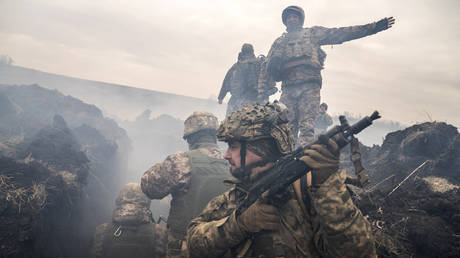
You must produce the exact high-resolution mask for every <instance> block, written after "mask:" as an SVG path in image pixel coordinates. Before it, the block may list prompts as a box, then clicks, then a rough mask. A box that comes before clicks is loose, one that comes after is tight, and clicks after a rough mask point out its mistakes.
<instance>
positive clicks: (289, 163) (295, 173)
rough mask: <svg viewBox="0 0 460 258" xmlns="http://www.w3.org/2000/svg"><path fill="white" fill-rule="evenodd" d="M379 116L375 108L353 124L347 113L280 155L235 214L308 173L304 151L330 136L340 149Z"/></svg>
mask: <svg viewBox="0 0 460 258" xmlns="http://www.w3.org/2000/svg"><path fill="white" fill-rule="evenodd" d="M379 118H380V115H379V113H378V112H377V111H374V113H372V115H371V116H366V117H364V118H362V119H361V120H359V121H358V122H356V123H355V124H353V125H351V126H350V125H349V124H348V121H347V119H346V118H345V116H340V117H339V120H340V125H337V126H334V127H333V128H331V129H329V130H328V131H327V132H326V133H324V134H323V135H320V137H319V139H318V140H316V141H314V142H313V143H311V144H308V145H306V146H302V147H299V148H297V149H296V150H295V151H293V152H291V153H289V154H287V155H285V156H283V157H281V158H280V159H278V160H277V161H276V162H275V165H274V166H273V167H271V168H270V169H268V170H267V171H265V172H264V173H263V176H262V177H261V178H260V179H259V180H257V181H256V183H255V184H254V185H252V186H251V188H249V190H248V192H247V195H246V198H245V199H244V200H243V202H242V203H241V204H240V205H239V206H238V207H237V209H236V215H237V216H238V215H240V214H241V213H243V212H244V211H245V210H246V209H247V208H249V206H251V205H252V204H253V203H254V202H256V201H257V200H258V199H259V198H261V196H262V194H263V193H265V192H266V191H268V195H267V196H266V197H265V196H264V199H265V198H266V199H268V200H270V199H273V198H275V197H276V196H277V195H279V194H281V193H283V191H285V190H286V189H287V187H288V186H289V185H291V184H292V183H294V182H295V181H296V180H297V179H299V178H301V177H302V176H303V175H305V174H307V173H308V172H309V171H310V170H311V168H310V167H308V166H307V164H305V163H304V162H303V161H301V160H300V158H301V157H302V156H304V155H305V154H304V151H305V150H307V149H309V148H310V147H311V146H312V145H313V144H318V143H319V144H321V143H327V141H328V140H329V139H330V138H333V139H334V140H335V141H336V142H337V144H338V146H339V150H340V149H342V148H343V147H345V146H347V145H348V144H349V143H350V142H351V140H352V139H353V135H355V134H358V133H360V132H361V131H362V130H364V129H365V128H367V127H368V126H370V125H371V124H372V121H374V120H376V119H379Z"/></svg>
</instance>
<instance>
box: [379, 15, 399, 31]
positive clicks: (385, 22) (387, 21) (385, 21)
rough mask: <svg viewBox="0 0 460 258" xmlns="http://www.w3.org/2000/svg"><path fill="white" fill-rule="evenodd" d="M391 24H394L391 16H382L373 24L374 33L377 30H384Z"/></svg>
mask: <svg viewBox="0 0 460 258" xmlns="http://www.w3.org/2000/svg"><path fill="white" fill-rule="evenodd" d="M393 24H395V18H393V17H387V18H383V19H381V20H380V21H378V22H377V23H376V24H375V29H374V31H375V33H377V32H380V31H382V30H386V29H388V28H391V27H392V26H393Z"/></svg>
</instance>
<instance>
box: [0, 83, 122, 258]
mask: <svg viewBox="0 0 460 258" xmlns="http://www.w3.org/2000/svg"><path fill="white" fill-rule="evenodd" d="M0 107H4V109H2V110H1V111H0V224H1V226H0V227H1V232H0V240H1V242H2V245H1V246H0V257H86V256H87V254H86V251H87V248H88V247H89V243H90V238H91V236H92V234H93V232H94V228H95V226H96V225H98V224H100V223H102V222H103V221H106V220H107V219H108V218H110V217H111V211H112V209H113V207H112V206H113V199H114V197H113V196H116V193H118V190H119V186H120V185H121V183H122V182H117V181H116V180H117V178H119V177H120V175H121V173H123V172H125V170H124V169H123V166H122V165H121V163H122V162H121V161H120V160H121V159H120V157H122V156H123V153H121V152H120V151H126V150H128V149H129V139H128V137H127V136H126V133H125V131H124V130H123V129H121V128H120V127H118V125H116V123H115V122H114V121H112V120H108V119H105V118H104V117H103V116H102V112H101V111H100V110H99V109H98V108H96V107H95V106H93V105H88V104H85V103H83V102H81V101H80V100H78V99H75V98H73V97H71V96H64V95H62V94H61V93H59V92H58V91H51V90H47V89H43V88H41V87H39V86H37V85H31V86H6V85H0Z"/></svg>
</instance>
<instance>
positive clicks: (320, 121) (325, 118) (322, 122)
mask: <svg viewBox="0 0 460 258" xmlns="http://www.w3.org/2000/svg"><path fill="white" fill-rule="evenodd" d="M330 125H332V118H331V116H330V115H329V114H328V113H323V114H319V115H318V116H317V117H316V119H315V127H316V128H318V129H319V131H321V132H324V131H326V129H327V128H328V127H329V126H330Z"/></svg>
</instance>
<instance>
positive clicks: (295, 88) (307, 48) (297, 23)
mask: <svg viewBox="0 0 460 258" xmlns="http://www.w3.org/2000/svg"><path fill="white" fill-rule="evenodd" d="M304 19H305V14H304V11H303V10H302V8H300V7H298V6H289V7H287V8H286V9H284V11H283V14H282V20H283V23H284V25H286V28H287V32H286V33H283V35H281V37H279V38H278V39H276V40H275V42H274V43H273V45H272V47H271V49H270V51H269V53H268V57H267V58H268V66H267V70H268V73H269V74H270V75H271V76H273V78H274V79H275V80H276V81H282V85H281V89H282V93H281V98H280V101H281V102H283V103H284V104H285V105H286V106H287V107H288V109H289V111H290V114H289V120H290V123H291V125H292V129H293V133H294V138H295V141H296V144H299V145H305V144H307V143H309V142H311V141H312V140H313V138H314V121H315V117H316V116H317V114H318V106H319V103H320V89H321V84H322V78H321V70H322V69H323V65H324V59H325V58H326V53H325V52H324V51H323V50H322V49H321V46H322V45H332V44H341V43H343V42H346V41H350V40H354V39H358V38H362V37H365V36H369V35H372V34H375V33H377V32H380V31H383V30H386V29H388V28H390V27H391V26H393V24H394V22H395V20H394V18H393V17H388V18H384V19H381V20H380V21H378V22H374V23H369V24H366V25H359V26H350V27H341V28H325V27H320V26H314V27H311V28H303V27H302V26H303V23H304Z"/></svg>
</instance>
